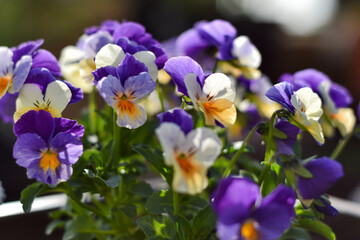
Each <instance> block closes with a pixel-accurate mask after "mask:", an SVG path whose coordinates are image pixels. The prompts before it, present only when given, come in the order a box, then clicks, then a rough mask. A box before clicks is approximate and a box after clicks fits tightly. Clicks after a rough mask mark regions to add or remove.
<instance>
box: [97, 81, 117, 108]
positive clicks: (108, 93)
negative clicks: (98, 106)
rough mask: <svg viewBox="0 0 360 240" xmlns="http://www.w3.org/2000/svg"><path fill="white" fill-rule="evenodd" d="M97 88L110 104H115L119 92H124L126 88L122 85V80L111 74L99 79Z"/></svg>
mask: <svg viewBox="0 0 360 240" xmlns="http://www.w3.org/2000/svg"><path fill="white" fill-rule="evenodd" d="M96 88H97V89H98V90H99V93H100V95H101V96H102V97H103V98H104V100H105V101H106V102H107V104H108V105H109V106H112V105H113V101H114V98H115V97H116V96H117V93H124V88H123V87H122V86H121V83H120V80H119V79H117V78H116V77H114V76H110V75H109V76H108V77H104V78H103V79H102V80H101V81H99V82H98V84H97V85H96Z"/></svg>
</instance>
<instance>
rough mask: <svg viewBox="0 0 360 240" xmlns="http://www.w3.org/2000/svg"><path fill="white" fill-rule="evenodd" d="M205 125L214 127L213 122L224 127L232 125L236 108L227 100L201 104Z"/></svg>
mask: <svg viewBox="0 0 360 240" xmlns="http://www.w3.org/2000/svg"><path fill="white" fill-rule="evenodd" d="M203 109H204V112H205V118H206V119H205V121H206V125H209V126H215V125H216V124H215V120H217V121H218V122H220V123H221V124H222V125H224V127H227V126H230V125H233V124H234V123H235V120H236V108H235V106H234V104H233V103H232V102H231V101H229V100H227V99H217V100H215V101H211V102H205V103H203Z"/></svg>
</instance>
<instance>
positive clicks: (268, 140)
mask: <svg viewBox="0 0 360 240" xmlns="http://www.w3.org/2000/svg"><path fill="white" fill-rule="evenodd" d="M281 111H282V110H277V111H275V112H274V113H273V114H272V115H271V118H270V121H269V132H268V135H267V138H266V151H265V158H264V162H265V164H266V165H265V167H264V169H263V170H262V172H261V174H260V177H259V186H261V184H262V182H263V181H264V179H265V177H266V175H267V174H268V172H269V169H270V166H271V164H272V162H273V161H271V157H272V156H273V154H274V153H273V152H272V142H273V141H272V140H273V130H274V124H275V119H276V116H277V115H278V114H279V113H280V112H281Z"/></svg>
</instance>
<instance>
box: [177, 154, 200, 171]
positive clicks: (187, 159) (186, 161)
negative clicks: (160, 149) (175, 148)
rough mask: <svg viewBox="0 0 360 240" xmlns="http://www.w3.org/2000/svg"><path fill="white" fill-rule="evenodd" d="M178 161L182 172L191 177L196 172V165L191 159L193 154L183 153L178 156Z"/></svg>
mask: <svg viewBox="0 0 360 240" xmlns="http://www.w3.org/2000/svg"><path fill="white" fill-rule="evenodd" d="M176 161H177V163H178V164H179V166H180V168H181V171H182V173H183V174H184V175H185V176H187V177H189V176H191V175H193V174H194V172H195V171H196V167H195V165H194V163H193V162H192V161H191V156H186V154H184V153H181V154H179V155H178V156H177V157H176Z"/></svg>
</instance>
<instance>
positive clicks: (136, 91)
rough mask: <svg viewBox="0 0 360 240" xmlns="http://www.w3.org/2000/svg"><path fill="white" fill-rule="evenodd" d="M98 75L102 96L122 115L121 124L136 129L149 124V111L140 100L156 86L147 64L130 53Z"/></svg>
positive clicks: (96, 75) (96, 76)
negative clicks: (146, 122)
mask: <svg viewBox="0 0 360 240" xmlns="http://www.w3.org/2000/svg"><path fill="white" fill-rule="evenodd" d="M94 76H95V80H96V82H97V85H96V86H97V89H98V90H99V93H100V95H101V96H102V97H103V98H104V99H105V101H106V102H107V104H108V105H109V106H111V107H113V108H114V109H115V111H116V113H117V115H118V118H117V124H118V126H120V127H126V128H130V129H133V128H138V127H140V126H141V125H143V124H144V123H145V121H146V119H147V116H146V111H145V110H144V108H143V107H141V106H140V105H139V104H138V102H139V101H141V100H143V99H144V98H146V97H147V96H148V95H149V94H150V93H151V92H152V91H154V90H155V88H156V83H155V82H154V81H153V79H152V78H151V76H150V74H149V73H148V72H147V67H146V66H145V64H143V63H141V62H139V61H138V60H136V59H135V57H133V56H132V55H130V54H128V53H126V54H125V57H124V59H123V61H122V62H121V63H120V64H119V66H118V67H114V66H107V67H102V68H99V69H97V70H96V71H95V72H94Z"/></svg>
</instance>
